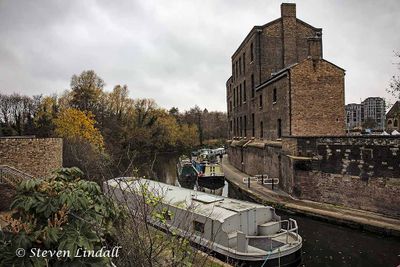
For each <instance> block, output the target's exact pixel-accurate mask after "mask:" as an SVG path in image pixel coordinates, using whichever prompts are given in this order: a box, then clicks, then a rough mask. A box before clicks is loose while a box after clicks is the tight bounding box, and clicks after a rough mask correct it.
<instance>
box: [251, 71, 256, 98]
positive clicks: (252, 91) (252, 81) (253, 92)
mask: <svg viewBox="0 0 400 267" xmlns="http://www.w3.org/2000/svg"><path fill="white" fill-rule="evenodd" d="M254 95H255V88H254V74H252V75H251V97H252V98H253V97H254Z"/></svg>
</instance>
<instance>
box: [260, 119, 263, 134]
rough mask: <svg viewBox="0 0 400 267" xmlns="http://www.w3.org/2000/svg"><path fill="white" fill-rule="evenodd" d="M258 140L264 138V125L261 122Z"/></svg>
mask: <svg viewBox="0 0 400 267" xmlns="http://www.w3.org/2000/svg"><path fill="white" fill-rule="evenodd" d="M260 138H264V125H263V122H262V121H260Z"/></svg>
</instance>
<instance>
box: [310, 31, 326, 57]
mask: <svg viewBox="0 0 400 267" xmlns="http://www.w3.org/2000/svg"><path fill="white" fill-rule="evenodd" d="M307 42H308V57H309V58H312V59H314V60H316V59H321V58H322V38H321V36H320V35H316V36H315V37H311V38H308V39H307Z"/></svg>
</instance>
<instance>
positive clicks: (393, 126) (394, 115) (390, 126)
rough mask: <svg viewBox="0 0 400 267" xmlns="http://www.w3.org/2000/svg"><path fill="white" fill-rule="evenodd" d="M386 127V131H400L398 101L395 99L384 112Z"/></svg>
mask: <svg viewBox="0 0 400 267" xmlns="http://www.w3.org/2000/svg"><path fill="white" fill-rule="evenodd" d="M386 129H387V130H388V132H392V131H394V130H396V131H398V132H400V101H396V103H394V105H393V106H392V107H391V108H390V110H389V112H388V113H387V114H386Z"/></svg>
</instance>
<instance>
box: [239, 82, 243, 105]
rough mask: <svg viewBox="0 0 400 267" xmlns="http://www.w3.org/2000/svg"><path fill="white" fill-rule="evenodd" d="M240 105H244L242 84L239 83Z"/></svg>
mask: <svg viewBox="0 0 400 267" xmlns="http://www.w3.org/2000/svg"><path fill="white" fill-rule="evenodd" d="M239 88H240V89H239V105H240V106H241V105H242V93H243V92H242V84H240V85H239Z"/></svg>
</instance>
